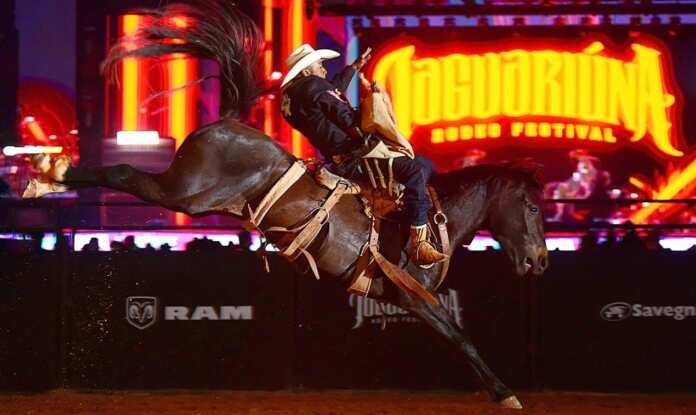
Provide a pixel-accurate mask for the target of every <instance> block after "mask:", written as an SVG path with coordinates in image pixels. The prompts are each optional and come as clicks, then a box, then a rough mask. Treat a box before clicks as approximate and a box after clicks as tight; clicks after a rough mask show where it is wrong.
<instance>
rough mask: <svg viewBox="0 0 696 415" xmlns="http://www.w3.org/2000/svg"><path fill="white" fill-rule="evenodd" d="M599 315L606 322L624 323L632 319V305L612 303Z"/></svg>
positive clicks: (603, 308)
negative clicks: (623, 321)
mask: <svg viewBox="0 0 696 415" xmlns="http://www.w3.org/2000/svg"><path fill="white" fill-rule="evenodd" d="M599 315H600V316H601V317H602V319H603V320H606V321H622V320H626V319H627V318H629V317H631V305H630V304H628V303H611V304H607V305H605V306H604V307H602V311H600V312H599Z"/></svg>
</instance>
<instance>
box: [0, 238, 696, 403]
mask: <svg viewBox="0 0 696 415" xmlns="http://www.w3.org/2000/svg"><path fill="white" fill-rule="evenodd" d="M0 261H2V263H3V267H2V270H1V271H0V330H2V332H1V333H0V334H1V335H0V389H2V390H41V389H49V388H55V387H71V388H128V389H133V388H135V389H140V388H203V389H209V388H238V389H279V388H286V387H308V388H319V389H321V388H364V389H375V388H407V389H445V388H446V389H466V390H469V389H478V385H477V381H476V378H475V375H474V373H473V372H472V371H471V370H470V369H469V367H468V366H467V364H466V362H465V360H464V356H463V355H462V354H461V353H460V352H459V351H458V350H456V349H455V348H454V347H453V346H452V345H450V344H449V343H447V342H446V341H445V340H444V339H443V338H440V337H439V336H437V335H435V333H434V332H433V331H432V330H431V329H430V328H429V327H427V326H425V325H423V324H421V323H418V322H415V321H414V319H413V317H411V316H404V315H402V314H399V313H398V312H397V311H396V310H394V309H393V308H389V309H387V311H388V313H389V314H390V315H389V316H388V321H389V322H388V324H387V327H386V330H385V331H381V330H380V323H381V318H380V317H379V316H376V315H374V313H375V310H376V308H374V307H372V308H370V307H367V308H365V309H364V310H366V311H367V315H365V317H364V324H363V325H362V326H361V327H357V328H353V327H354V326H355V325H356V309H355V307H352V306H351V303H352V304H355V303H356V300H355V299H353V300H350V299H349V296H348V294H347V293H346V292H345V291H344V289H343V287H341V286H339V285H338V284H336V283H335V282H333V281H330V280H326V279H322V280H321V281H318V282H317V281H315V280H314V278H313V277H312V276H310V275H297V274H295V273H294V272H293V271H292V270H291V269H290V268H289V266H288V265H287V264H286V263H285V262H284V261H283V260H281V259H280V258H277V257H272V258H271V269H272V272H271V274H265V273H264V271H263V269H262V267H261V264H260V262H259V261H258V259H257V258H256V257H255V256H254V255H251V254H233V253H192V252H187V253H185V252H183V253H178V252H172V253H151V254H148V253H130V254H110V253H93V254H89V253H77V254H74V255H69V256H68V255H64V254H60V253H59V252H56V253H40V254H32V255H22V256H14V257H10V256H8V255H6V254H3V256H2V257H0ZM551 264H552V266H551V267H550V268H549V270H548V271H547V273H546V274H545V275H544V276H543V277H539V278H533V277H529V278H518V277H516V276H514V275H513V274H512V273H511V272H510V267H509V264H508V263H507V261H506V260H503V256H502V255H501V254H500V253H495V252H478V253H471V252H467V251H458V252H457V254H456V255H455V257H454V258H453V263H452V269H451V272H450V274H449V279H448V280H447V281H446V285H445V286H444V287H443V288H442V290H441V294H443V295H445V296H446V297H448V299H449V297H451V294H452V292H451V291H450V290H454V292H455V293H456V296H457V299H458V304H459V308H460V309H461V317H462V322H463V324H464V327H465V328H466V330H467V331H468V332H469V334H470V335H471V337H472V339H473V341H474V343H475V345H476V346H477V347H478V349H479V351H480V354H481V355H482V357H483V358H484V360H485V361H486V362H487V363H488V364H489V366H490V367H491V368H492V369H493V371H494V372H495V373H496V374H498V376H499V377H500V378H501V379H502V380H503V381H504V382H506V383H507V384H508V385H510V386H512V387H516V388H527V389H536V388H552V389H561V390H568V389H571V390H598V391H625V390H637V391H662V390H669V391H674V390H689V391H694V390H696V378H695V377H694V376H693V373H694V371H695V370H696V359H693V350H694V347H696V317H687V318H685V319H684V320H681V321H677V320H675V319H673V318H669V317H654V318H635V317H630V318H628V319H626V320H624V321H618V322H610V321H605V320H604V319H602V318H601V316H600V311H601V309H602V308H603V307H604V306H605V305H607V304H610V303H614V302H626V303H630V304H636V303H640V304H644V305H652V306H675V305H691V306H696V287H695V286H694V284H693V282H692V278H693V270H694V269H695V266H696V256H694V255H693V253H674V252H655V253H646V252H645V251H639V252H633V251H630V250H625V249H611V250H606V251H603V250H597V251H587V252H579V253H575V252H569V253H565V252H552V253H551ZM129 296H154V297H157V298H158V301H159V304H160V306H159V310H158V313H159V317H160V320H159V321H157V322H156V323H155V324H154V325H153V326H151V327H149V328H146V329H144V330H139V329H137V328H135V327H133V326H131V325H130V324H129V323H128V322H127V321H126V313H125V308H126V307H125V304H126V298H127V297H129ZM163 305H185V306H189V307H194V306H197V305H208V306H216V307H217V306H221V305H252V306H253V307H254V318H253V320H240V321H205V320H203V321H164V320H163V319H162V313H163ZM370 310H371V311H370ZM455 312H456V311H455ZM370 314H372V316H370Z"/></svg>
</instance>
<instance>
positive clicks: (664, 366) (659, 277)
mask: <svg viewBox="0 0 696 415" xmlns="http://www.w3.org/2000/svg"><path fill="white" fill-rule="evenodd" d="M695 270H696V256H694V255H693V254H689V253H675V252H656V253H647V252H644V251H629V250H613V251H608V252H607V251H589V252H579V253H557V254H555V255H554V256H553V262H552V266H551V267H550V268H549V270H548V271H547V274H546V275H545V276H544V277H543V279H542V281H543V282H542V286H541V295H542V297H541V307H540V325H541V337H540V338H541V349H540V351H539V356H541V357H542V358H543V360H542V361H541V362H540V370H541V373H540V375H541V377H542V379H543V382H544V384H545V385H546V386H548V387H551V388H558V389H590V390H602V391H617V390H651V391H655V390H696V376H694V374H695V373H696V359H694V353H695V351H696V279H695V278H696V272H695Z"/></svg>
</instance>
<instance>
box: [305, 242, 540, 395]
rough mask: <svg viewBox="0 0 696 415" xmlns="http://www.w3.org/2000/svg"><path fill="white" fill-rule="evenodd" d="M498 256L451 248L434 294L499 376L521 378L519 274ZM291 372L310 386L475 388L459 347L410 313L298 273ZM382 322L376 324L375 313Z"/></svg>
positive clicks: (522, 382) (524, 372)
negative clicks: (444, 273) (295, 341)
mask: <svg viewBox="0 0 696 415" xmlns="http://www.w3.org/2000/svg"><path fill="white" fill-rule="evenodd" d="M500 259H501V257H500V256H499V255H482V256H478V257H473V256H470V255H465V253H464V252H461V253H459V254H458V255H455V257H454V258H453V262H452V268H451V272H450V277H449V279H448V281H447V284H445V286H444V287H443V288H442V289H441V290H440V294H439V296H440V300H441V302H442V304H443V305H444V306H445V307H446V308H447V309H448V311H449V312H450V314H451V315H452V316H453V318H454V319H455V321H457V323H459V324H460V325H461V326H462V327H463V328H464V329H465V330H466V332H468V333H469V334H470V335H471V338H472V339H473V340H474V343H475V344H476V345H477V346H479V351H480V354H481V355H482V357H483V358H484V359H485V360H486V362H487V363H488V364H490V366H491V367H492V368H493V369H494V371H496V373H497V374H498V375H499V376H501V378H503V379H504V380H505V381H506V382H508V383H509V384H510V385H514V386H527V385H529V379H528V374H529V366H528V359H527V357H526V354H527V350H526V342H527V339H526V305H525V304H526V302H525V298H524V295H523V292H524V290H523V281H522V280H521V279H518V278H515V277H513V276H512V275H511V272H510V267H509V266H507V264H505V263H504V261H500ZM299 281H300V285H299V286H300V288H299V290H298V292H299V294H298V302H297V303H298V318H299V325H300V327H301V330H299V334H298V346H299V347H298V358H299V362H300V363H299V364H298V368H297V369H298V376H299V380H300V382H301V383H302V384H303V385H304V386H309V387H313V388H320V387H327V388H331V387H340V388H345V387H348V388H369V389H374V388H409V389H424V388H425V389H442V388H458V389H471V388H478V383H477V379H476V377H475V375H474V373H473V371H472V370H471V369H470V368H469V367H468V365H467V364H466V362H465V360H464V355H463V353H462V352H461V351H460V350H458V349H457V348H456V347H454V346H453V345H451V344H450V343H448V342H447V341H446V340H445V338H444V337H442V336H440V335H439V334H436V333H435V332H434V331H433V330H432V329H431V328H430V327H429V326H427V325H425V324H423V323H421V322H420V321H418V320H417V318H416V317H414V316H413V315H411V314H408V313H407V312H406V311H404V310H401V309H399V308H397V307H394V306H386V307H385V308H384V310H382V309H381V307H380V306H379V305H378V304H377V303H376V302H375V301H373V300H370V299H365V298H361V297H357V296H354V295H353V296H349V295H347V293H346V292H345V291H344V290H343V288H341V287H338V286H337V284H335V283H334V282H331V281H321V282H316V281H313V280H312V279H311V277H305V278H301V279H300V280H299ZM383 315H384V316H385V317H386V320H387V325H386V329H385V330H384V331H382V330H381V323H382V316H383Z"/></svg>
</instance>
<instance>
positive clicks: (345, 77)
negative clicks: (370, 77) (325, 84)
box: [331, 48, 372, 94]
mask: <svg viewBox="0 0 696 415" xmlns="http://www.w3.org/2000/svg"><path fill="white" fill-rule="evenodd" d="M371 57H372V48H367V49H366V50H365V52H363V53H362V55H360V57H359V58H358V59H356V60H355V62H353V63H352V64H350V65H348V66H346V67H345V68H343V70H342V71H341V72H339V73H338V74H336V76H334V77H333V78H332V79H331V83H332V84H333V85H334V86H335V87H336V88H337V89H338V90H339V91H341V93H342V94H344V93H345V92H346V89H348V85H349V84H350V81H351V80H352V79H353V75H355V73H356V72H360V70H361V69H362V68H363V66H365V64H366V63H367V61H368V60H370V58H371Z"/></svg>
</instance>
